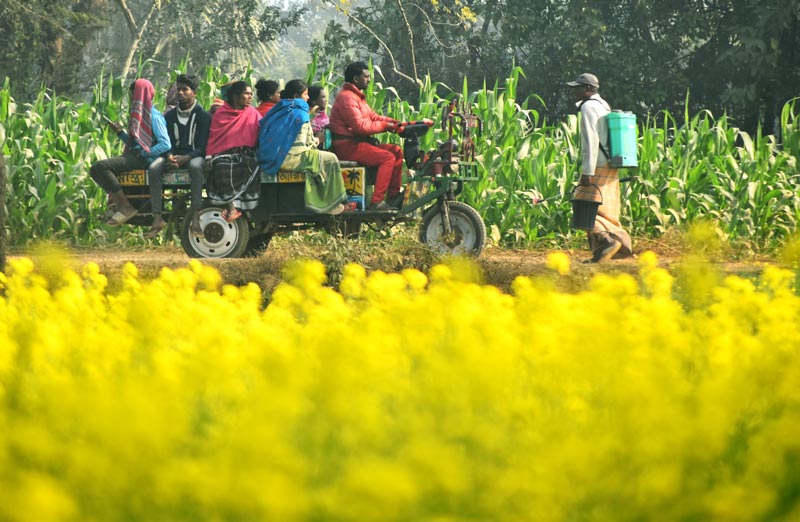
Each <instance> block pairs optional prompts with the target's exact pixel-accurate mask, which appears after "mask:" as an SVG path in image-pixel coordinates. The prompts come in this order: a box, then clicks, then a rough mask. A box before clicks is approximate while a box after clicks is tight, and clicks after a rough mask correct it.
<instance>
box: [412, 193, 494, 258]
mask: <svg viewBox="0 0 800 522" xmlns="http://www.w3.org/2000/svg"><path fill="white" fill-rule="evenodd" d="M447 207H448V209H449V211H450V228H451V232H450V234H445V232H444V215H443V214H442V212H441V209H440V208H439V206H438V205H437V206H433V207H431V208H429V209H428V210H426V211H425V213H424V214H423V216H422V228H421V229H420V233H419V239H420V241H422V242H423V243H425V244H426V245H428V247H430V248H431V250H433V251H434V252H437V253H439V254H451V255H465V254H466V255H472V256H478V255H480V253H481V252H482V251H483V247H484V246H485V245H486V225H484V224H483V219H481V215H480V214H478V211H477V210H475V209H474V208H472V207H470V206H469V205H467V204H466V203H461V202H459V201H449V202H447Z"/></svg>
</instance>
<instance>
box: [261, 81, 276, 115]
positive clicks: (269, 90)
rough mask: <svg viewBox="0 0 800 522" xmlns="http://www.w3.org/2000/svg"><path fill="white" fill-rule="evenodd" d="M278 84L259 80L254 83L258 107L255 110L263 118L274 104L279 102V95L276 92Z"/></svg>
mask: <svg viewBox="0 0 800 522" xmlns="http://www.w3.org/2000/svg"><path fill="white" fill-rule="evenodd" d="M278 87H279V86H278V82H276V81H273V80H265V79H264V78H261V79H260V80H258V81H257V82H256V95H257V96H258V101H259V102H260V103H259V104H258V107H256V110H257V111H258V113H259V114H260V115H261V116H262V117H263V116H264V115H265V114H267V112H269V110H270V109H271V108H273V107H274V106H275V104H276V103H278V102H279V101H281V93H280V92H278Z"/></svg>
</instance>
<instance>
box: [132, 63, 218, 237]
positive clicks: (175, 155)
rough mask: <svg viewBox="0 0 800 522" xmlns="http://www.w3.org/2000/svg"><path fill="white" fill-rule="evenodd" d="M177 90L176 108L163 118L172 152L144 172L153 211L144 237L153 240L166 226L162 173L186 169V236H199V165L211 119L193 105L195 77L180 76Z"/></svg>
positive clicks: (194, 103) (201, 197)
mask: <svg viewBox="0 0 800 522" xmlns="http://www.w3.org/2000/svg"><path fill="white" fill-rule="evenodd" d="M175 83H176V85H177V86H178V87H177V94H176V100H177V106H176V107H175V108H174V109H172V110H171V111H169V112H168V113H167V114H166V115H165V116H164V118H165V119H166V121H167V132H168V133H169V139H170V142H171V143H172V149H170V151H169V152H168V153H167V154H166V155H165V156H164V157H161V158H158V159H156V160H155V161H154V162H153V163H151V164H150V167H149V168H148V169H147V173H148V177H149V178H150V204H151V206H152V208H153V224H152V226H151V227H150V231H149V232H148V233H147V234H145V237H155V236H156V235H158V233H159V232H161V230H163V229H164V227H165V226H166V223H165V222H164V220H163V219H162V218H161V213H162V205H163V203H162V190H163V188H162V187H163V183H162V181H163V179H162V177H163V174H164V169H167V170H175V169H180V168H186V169H187V170H188V171H189V179H190V181H191V187H192V192H191V194H192V196H191V202H192V203H191V207H190V211H191V216H192V221H191V224H190V225H189V232H190V233H191V234H192V235H193V236H196V237H198V236H200V235H202V233H203V230H202V229H201V228H200V214H199V212H200V208H201V207H202V204H203V164H204V162H205V160H204V157H205V155H206V144H207V143H208V132H209V128H210V126H211V115H210V114H209V113H207V112H206V111H204V110H203V107H201V106H200V104H199V103H197V99H196V98H195V91H196V90H197V77H196V76H187V75H185V74H181V75H179V76H178V79H177V81H176V82H175Z"/></svg>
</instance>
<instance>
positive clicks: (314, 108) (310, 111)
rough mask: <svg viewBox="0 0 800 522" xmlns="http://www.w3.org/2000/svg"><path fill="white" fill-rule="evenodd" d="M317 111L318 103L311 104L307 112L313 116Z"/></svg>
mask: <svg viewBox="0 0 800 522" xmlns="http://www.w3.org/2000/svg"><path fill="white" fill-rule="evenodd" d="M318 112H319V105H312V106H311V108H310V109H308V114H310V115H311V116H314V115H315V114H317V113H318Z"/></svg>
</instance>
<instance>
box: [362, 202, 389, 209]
mask: <svg viewBox="0 0 800 522" xmlns="http://www.w3.org/2000/svg"><path fill="white" fill-rule="evenodd" d="M367 210H391V207H390V206H389V205H387V204H386V202H385V201H378V202H377V203H376V202H374V201H373V202H372V203H370V204H369V207H367Z"/></svg>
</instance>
